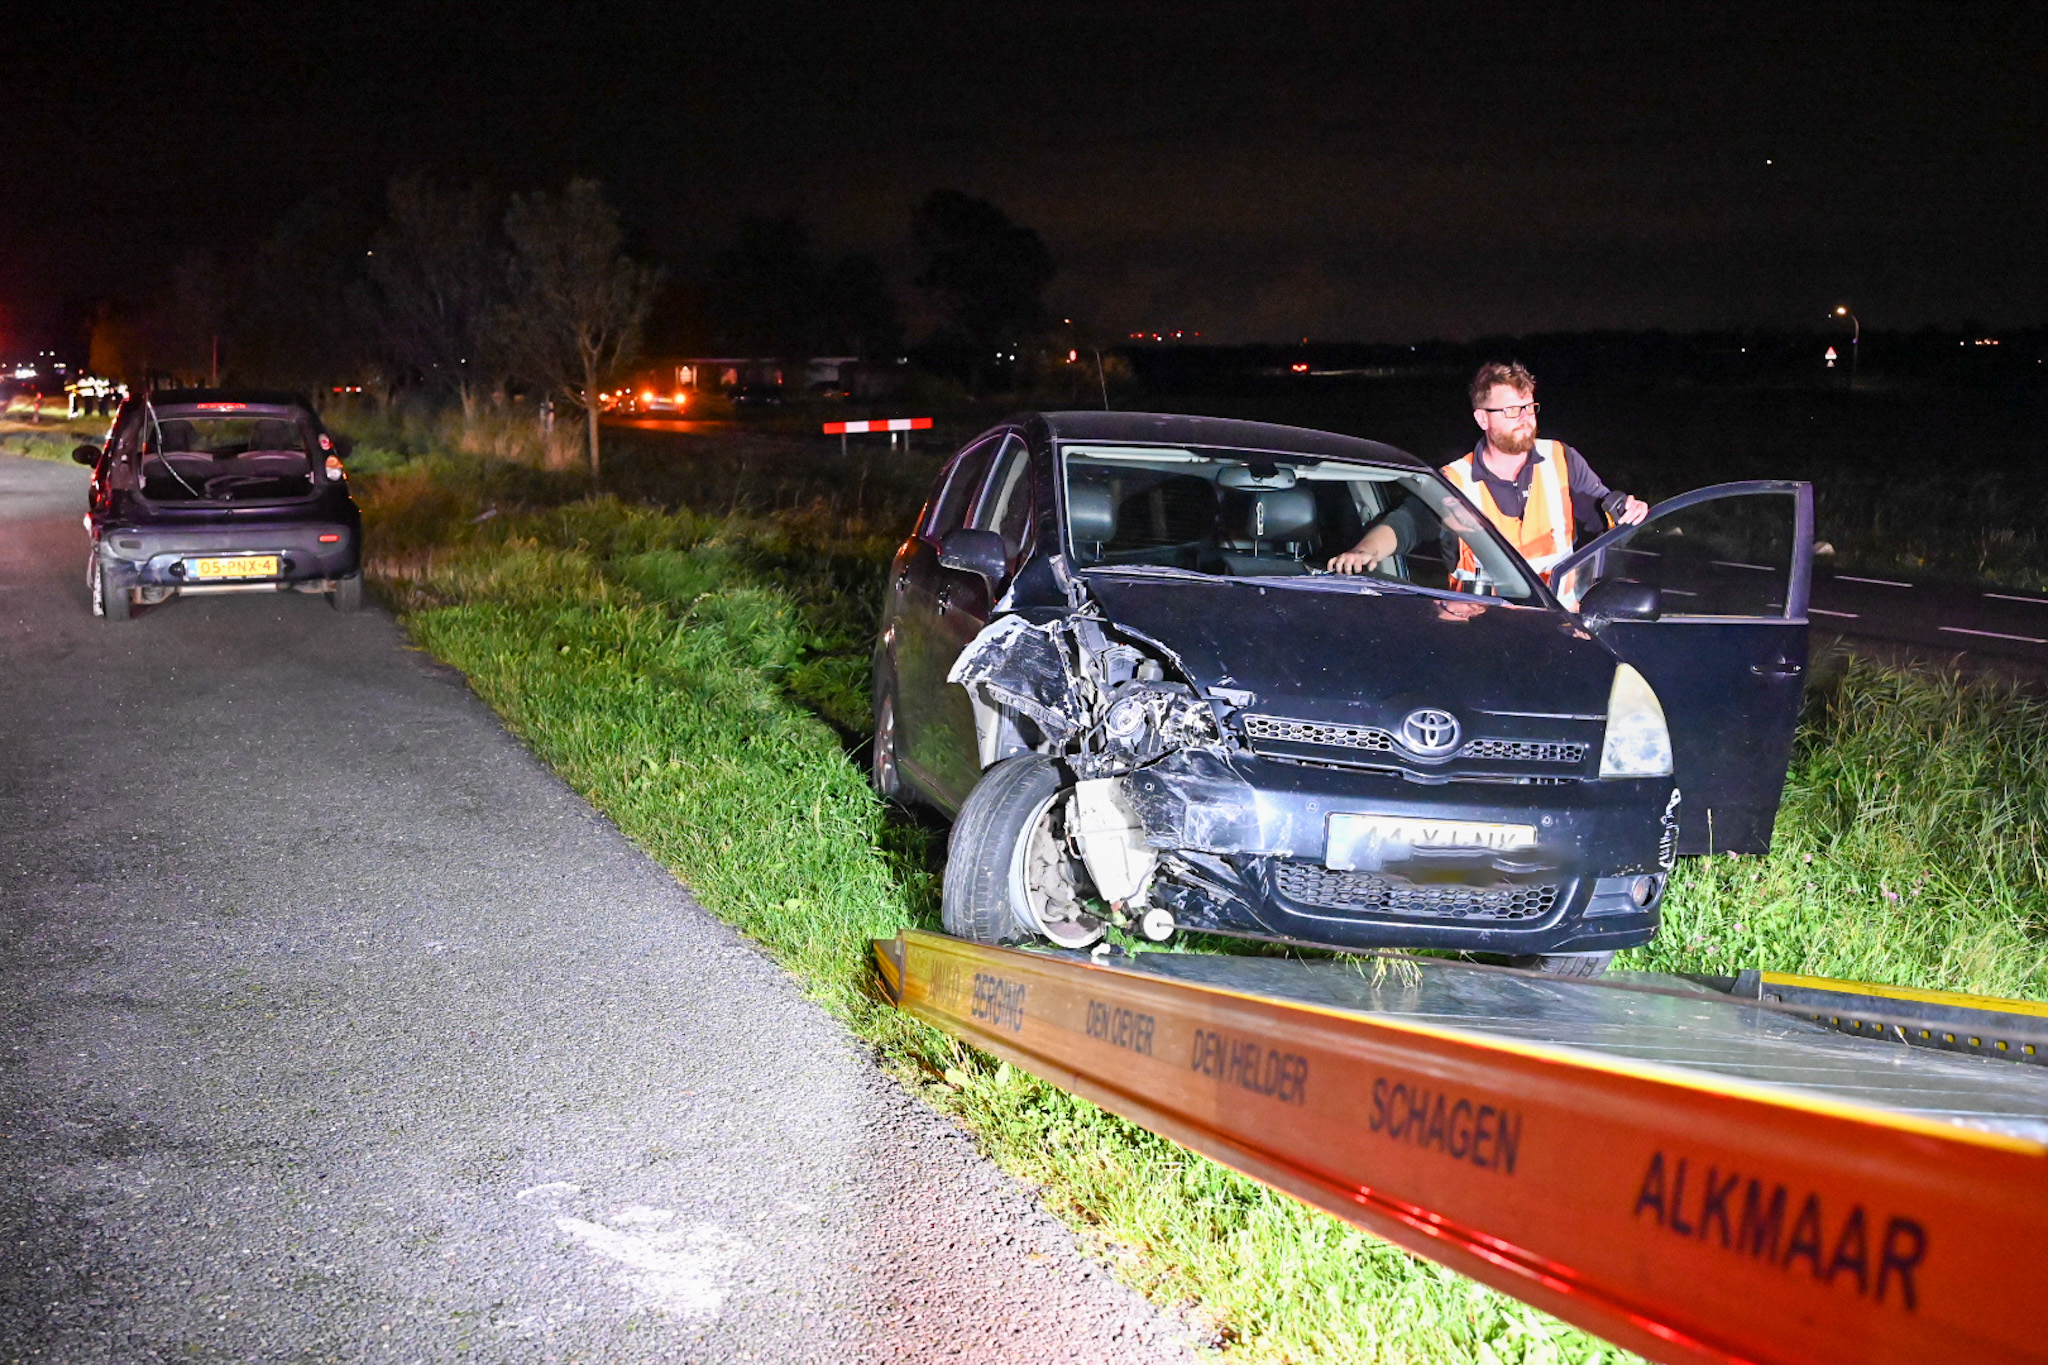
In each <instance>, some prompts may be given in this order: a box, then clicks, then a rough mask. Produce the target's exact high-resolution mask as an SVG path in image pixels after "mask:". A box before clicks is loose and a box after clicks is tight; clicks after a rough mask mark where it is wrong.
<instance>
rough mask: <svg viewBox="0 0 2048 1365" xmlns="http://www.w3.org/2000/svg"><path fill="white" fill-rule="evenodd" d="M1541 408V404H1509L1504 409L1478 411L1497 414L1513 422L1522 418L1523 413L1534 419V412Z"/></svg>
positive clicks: (1482, 409)
mask: <svg viewBox="0 0 2048 1365" xmlns="http://www.w3.org/2000/svg"><path fill="white" fill-rule="evenodd" d="M1542 406H1543V405H1542V404H1541V403H1510V404H1508V405H1507V406H1506V407H1504V408H1481V409H1480V411H1481V412H1497V413H1499V414H1500V415H1501V416H1503V417H1505V418H1507V419H1508V420H1509V421H1513V420H1514V419H1515V418H1517V417H1520V416H1522V415H1523V414H1524V413H1526V414H1528V415H1529V416H1531V417H1534V416H1535V415H1536V410H1537V409H1538V408H1540V407H1542Z"/></svg>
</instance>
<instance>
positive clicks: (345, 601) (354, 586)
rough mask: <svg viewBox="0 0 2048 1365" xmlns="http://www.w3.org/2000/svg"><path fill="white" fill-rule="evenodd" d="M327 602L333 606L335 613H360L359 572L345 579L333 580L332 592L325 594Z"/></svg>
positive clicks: (360, 583) (361, 590) (361, 603)
mask: <svg viewBox="0 0 2048 1365" xmlns="http://www.w3.org/2000/svg"><path fill="white" fill-rule="evenodd" d="M327 600H328V601H330V602H332V603H333V604H334V609H335V610H336V611H361V610H362V609H363V575H362V571H361V570H357V571H356V572H355V573H352V574H349V575H348V576H347V577H345V578H337V579H335V580H334V590H333V591H332V592H330V593H328V594H327Z"/></svg>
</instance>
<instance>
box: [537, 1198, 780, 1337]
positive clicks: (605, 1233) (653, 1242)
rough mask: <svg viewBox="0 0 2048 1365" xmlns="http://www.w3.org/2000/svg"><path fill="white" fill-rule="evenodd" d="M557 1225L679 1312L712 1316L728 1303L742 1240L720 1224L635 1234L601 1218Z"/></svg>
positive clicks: (562, 1220)
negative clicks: (626, 1271)
mask: <svg viewBox="0 0 2048 1365" xmlns="http://www.w3.org/2000/svg"><path fill="white" fill-rule="evenodd" d="M555 1226H556V1227H558V1228H560V1229H561V1230H562V1231H563V1232H566V1233H568V1234H569V1235H570V1236H571V1237H574V1238H575V1239H576V1240H577V1241H579V1242H581V1243H582V1244H583V1245H584V1246H585V1247H587V1248H588V1249H589V1250H591V1251H594V1252H596V1253H597V1254H598V1255H599V1256H602V1257H604V1258H605V1259H606V1260H608V1261H616V1262H618V1263H619V1264H620V1265H622V1266H625V1267H626V1268H627V1270H629V1271H631V1272H632V1273H631V1274H629V1275H627V1276H626V1280H627V1282H628V1283H629V1284H630V1285H631V1286H632V1287H633V1288H634V1289H636V1290H638V1291H639V1292H640V1293H642V1294H644V1295H645V1296H647V1297H648V1298H650V1299H652V1300H654V1301H655V1302H656V1303H658V1304H659V1305H660V1306H661V1307H663V1308H665V1309H667V1310H668V1311H669V1312H671V1313H674V1314H676V1315H677V1316H679V1317H685V1318H712V1317H716V1316H718V1310H719V1309H720V1308H723V1307H724V1306H725V1296H726V1293H727V1286H726V1279H727V1277H728V1276H729V1274H730V1272H731V1270H732V1267H733V1263H734V1262H736V1261H737V1260H738V1259H739V1254H740V1248H741V1245H742V1244H741V1243H740V1242H739V1241H738V1240H737V1239H736V1238H733V1237H731V1236H728V1235H727V1234H726V1232H725V1231H724V1230H723V1229H722V1228H719V1227H718V1226H717V1225H715V1224H711V1223H700V1224H698V1225H697V1226H696V1227H694V1228H692V1229H690V1230H689V1231H688V1232H665V1233H651V1234H649V1235H648V1236H646V1237H636V1236H634V1235H633V1234H632V1233H630V1232H619V1231H617V1230H616V1229H614V1228H608V1227H606V1226H605V1225H604V1224H602V1223H588V1222H585V1221H584V1220H583V1219H581V1218H557V1219H556V1220H555Z"/></svg>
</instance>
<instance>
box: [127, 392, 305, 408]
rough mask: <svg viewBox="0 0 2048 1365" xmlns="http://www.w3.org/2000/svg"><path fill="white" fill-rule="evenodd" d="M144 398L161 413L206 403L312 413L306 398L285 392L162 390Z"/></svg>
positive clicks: (302, 395) (145, 395)
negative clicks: (170, 409) (169, 409)
mask: <svg viewBox="0 0 2048 1365" xmlns="http://www.w3.org/2000/svg"><path fill="white" fill-rule="evenodd" d="M143 397H144V398H146V399H147V400H148V401H149V405H150V406H151V407H153V408H155V409H156V410H157V411H158V412H159V413H161V412H163V411H164V410H165V409H167V408H197V407H199V406H200V405H202V404H206V403H235V404H239V405H240V406H242V407H246V408H249V409H252V410H256V411H266V410H268V411H278V410H285V411H293V412H304V413H311V412H312V411H313V405H312V404H311V403H308V402H307V401H306V398H305V395H304V394H297V393H288V392H286V391H285V390H283V389H159V390H158V391H157V392H155V393H151V394H144V395H143Z"/></svg>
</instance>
